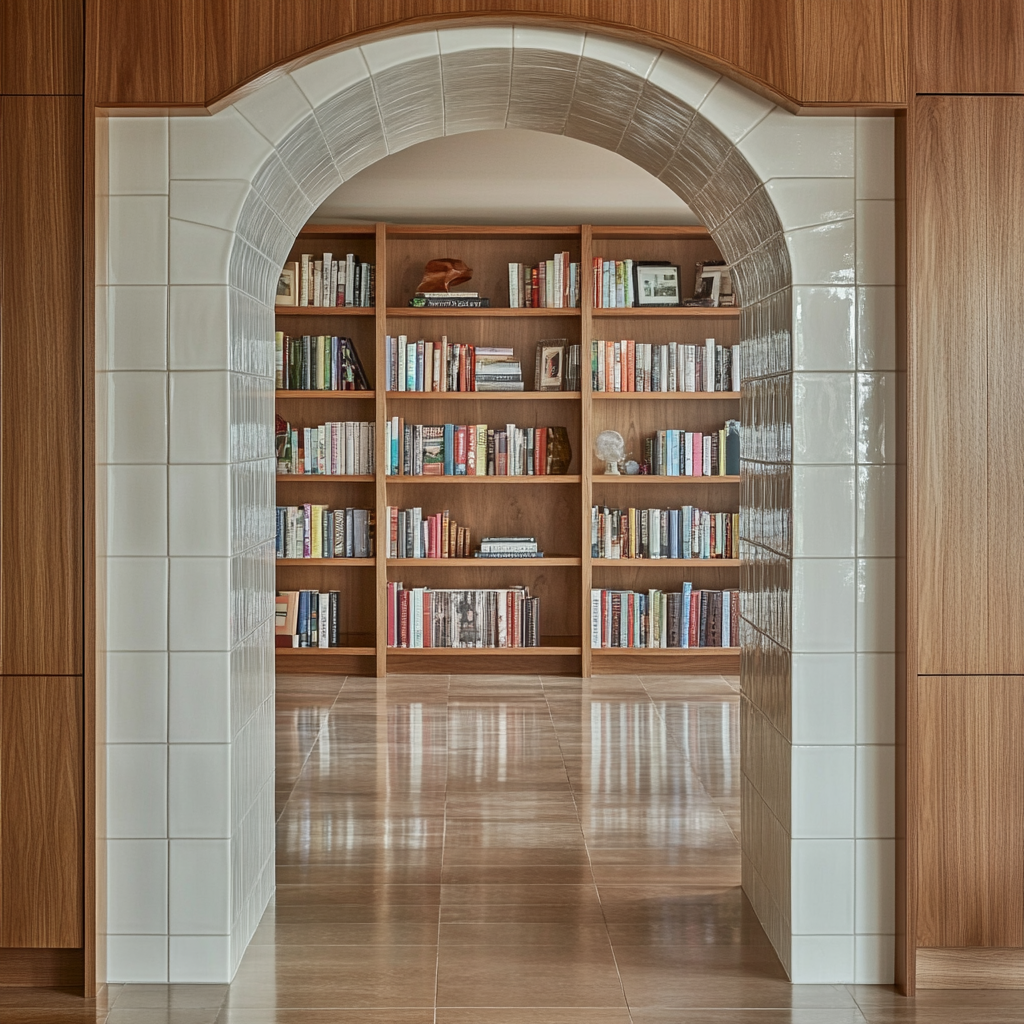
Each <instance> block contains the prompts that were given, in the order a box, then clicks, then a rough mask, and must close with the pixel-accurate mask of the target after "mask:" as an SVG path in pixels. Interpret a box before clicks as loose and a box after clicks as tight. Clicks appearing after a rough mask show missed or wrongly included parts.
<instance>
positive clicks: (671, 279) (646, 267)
mask: <svg viewBox="0 0 1024 1024" xmlns="http://www.w3.org/2000/svg"><path fill="white" fill-rule="evenodd" d="M633 275H634V278H635V285H636V287H635V294H636V304H637V305H638V306H678V305H679V303H680V300H681V298H682V295H681V294H680V291H679V267H677V266H673V265H672V264H671V263H668V264H666V263H636V264H634V266H633Z"/></svg>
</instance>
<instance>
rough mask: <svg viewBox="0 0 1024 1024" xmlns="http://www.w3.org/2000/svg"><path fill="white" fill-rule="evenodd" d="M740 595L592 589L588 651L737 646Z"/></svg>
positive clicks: (687, 586)
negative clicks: (611, 648) (605, 648)
mask: <svg viewBox="0 0 1024 1024" xmlns="http://www.w3.org/2000/svg"><path fill="white" fill-rule="evenodd" d="M739 623H740V592H739V591H738V590H697V589H695V588H694V586H693V584H692V583H684V584H683V586H682V589H681V590H680V591H668V592H666V591H663V590H649V591H647V593H646V594H643V593H637V592H635V591H632V590H599V589H595V590H591V592H590V646H591V647H646V648H663V647H738V646H739Z"/></svg>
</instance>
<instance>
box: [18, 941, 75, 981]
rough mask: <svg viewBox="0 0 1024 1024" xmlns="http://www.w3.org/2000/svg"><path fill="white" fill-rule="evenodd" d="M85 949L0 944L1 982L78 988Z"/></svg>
mask: <svg viewBox="0 0 1024 1024" xmlns="http://www.w3.org/2000/svg"><path fill="white" fill-rule="evenodd" d="M84 984H85V950H83V949H24V948H15V947H12V946H6V947H0V986H3V985H9V986H19V987H30V988H81V987H82V986H83V985H84Z"/></svg>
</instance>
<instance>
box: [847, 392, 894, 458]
mask: <svg viewBox="0 0 1024 1024" xmlns="http://www.w3.org/2000/svg"><path fill="white" fill-rule="evenodd" d="M896 387H897V375H896V374H895V373H858V374H857V461H858V462H871V463H893V462H895V461H896Z"/></svg>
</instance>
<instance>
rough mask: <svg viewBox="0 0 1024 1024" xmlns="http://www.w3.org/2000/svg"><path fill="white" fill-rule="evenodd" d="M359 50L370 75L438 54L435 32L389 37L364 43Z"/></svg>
mask: <svg viewBox="0 0 1024 1024" xmlns="http://www.w3.org/2000/svg"><path fill="white" fill-rule="evenodd" d="M360 49H361V50H362V51H363V57H364V58H365V60H366V66H367V67H368V68H369V69H370V74H371V75H377V74H380V72H381V71H386V70H387V69H388V68H393V67H397V66H398V65H399V64H408V63H410V62H411V61H414V60H424V59H425V58H427V57H437V56H438V55H439V54H440V50H439V49H438V42H437V33H436V32H415V33H412V34H409V35H402V36H391V37H390V38H388V39H379V40H377V41H376V42H372V43H364V44H363V45H362V46H361V47H360Z"/></svg>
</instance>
